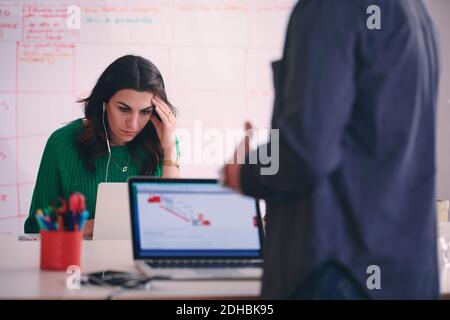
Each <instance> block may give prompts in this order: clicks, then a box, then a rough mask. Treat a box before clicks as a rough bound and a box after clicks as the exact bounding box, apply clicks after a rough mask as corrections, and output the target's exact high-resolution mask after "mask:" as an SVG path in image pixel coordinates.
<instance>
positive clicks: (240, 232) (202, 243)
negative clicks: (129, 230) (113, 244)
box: [137, 192, 259, 250]
mask: <svg viewBox="0 0 450 320" xmlns="http://www.w3.org/2000/svg"><path fill="white" fill-rule="evenodd" d="M137 197H138V199H137V200H138V201H137V209H138V215H139V231H140V236H141V247H142V249H155V250H158V249H165V250H167V249H169V250H170V249H174V250H177V249H193V250H198V249H222V250H223V249H225V250H226V249H229V250H248V249H259V237H258V228H257V224H256V207H255V202H254V200H253V199H251V198H247V197H243V196H241V195H236V194H227V193H210V194H205V193H202V194H201V195H200V194H196V193H192V192H191V193H187V192H186V193H182V192H174V193H170V192H164V194H160V193H154V192H152V193H150V192H140V193H138V195H137Z"/></svg>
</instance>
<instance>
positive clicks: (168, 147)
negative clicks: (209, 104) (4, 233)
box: [25, 55, 179, 236]
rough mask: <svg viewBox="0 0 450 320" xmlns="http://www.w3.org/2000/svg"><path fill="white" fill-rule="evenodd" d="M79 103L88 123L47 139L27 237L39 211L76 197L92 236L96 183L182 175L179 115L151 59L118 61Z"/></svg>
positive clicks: (86, 230) (33, 229) (86, 229)
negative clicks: (86, 215) (80, 199)
mask: <svg viewBox="0 0 450 320" xmlns="http://www.w3.org/2000/svg"><path fill="white" fill-rule="evenodd" d="M79 102H82V103H84V113H85V117H84V118H83V119H77V120H75V121H73V122H71V123H69V124H68V125H66V126H65V127H62V128H60V129H58V130H56V131H55V132H53V133H52V135H51V136H50V138H49V139H48V141H47V144H46V146H45V149H44V153H43V156H42V160H41V164H40V167H39V172H38V176H37V180H36V185H35V187H34V192H33V198H32V201H31V207H30V213H29V216H28V218H27V220H26V221H25V232H26V233H37V232H39V226H38V224H37V221H36V218H35V213H36V210H37V209H39V208H44V207H47V206H48V205H49V204H51V203H52V201H54V200H55V199H57V198H58V197H60V196H62V197H65V198H68V196H69V195H70V193H72V192H76V191H78V192H81V193H82V194H84V195H85V197H86V208H87V210H88V211H89V212H90V214H91V217H90V219H89V220H88V221H87V223H86V225H85V227H84V235H85V236H91V235H92V230H93V226H94V216H95V201H96V198H97V186H98V184H99V183H100V182H105V181H107V182H125V181H126V180H127V178H128V177H129V176H136V175H152V176H157V177H161V176H162V177H170V178H177V177H179V166H178V160H177V159H178V156H179V150H178V142H177V141H176V139H175V138H174V131H175V129H176V118H175V117H176V114H177V111H176V109H175V108H174V107H173V106H172V105H171V104H170V103H169V101H168V99H167V96H166V92H165V88H164V81H163V78H162V76H161V73H160V72H159V71H158V69H157V68H156V67H155V66H154V65H153V64H152V63H151V62H150V61H149V60H146V59H144V58H142V57H139V56H132V55H127V56H123V57H121V58H119V59H117V60H116V61H114V62H113V63H112V64H111V65H109V66H108V67H107V68H106V70H105V71H104V72H103V73H102V75H101V76H100V78H99V79H98V81H97V84H96V85H95V86H94V88H93V89H92V92H91V94H90V95H89V96H88V97H87V98H85V99H82V100H80V101H79Z"/></svg>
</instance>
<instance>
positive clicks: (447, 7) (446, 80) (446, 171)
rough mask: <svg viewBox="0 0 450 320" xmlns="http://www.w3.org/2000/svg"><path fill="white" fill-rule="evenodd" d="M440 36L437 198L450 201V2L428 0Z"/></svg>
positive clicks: (445, 0) (446, 0)
mask: <svg viewBox="0 0 450 320" xmlns="http://www.w3.org/2000/svg"><path fill="white" fill-rule="evenodd" d="M426 4H427V6H428V9H429V11H430V14H431V16H432V18H433V20H434V22H435V24H436V27H437V29H438V31H439V36H440V39H439V40H440V48H441V78H440V81H441V82H440V88H439V100H438V135H437V197H438V198H440V199H450V1H449V0H427V1H426Z"/></svg>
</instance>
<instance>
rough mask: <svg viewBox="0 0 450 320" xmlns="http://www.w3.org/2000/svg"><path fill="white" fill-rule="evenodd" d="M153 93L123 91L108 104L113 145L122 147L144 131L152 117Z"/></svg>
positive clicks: (117, 93)
mask: <svg viewBox="0 0 450 320" xmlns="http://www.w3.org/2000/svg"><path fill="white" fill-rule="evenodd" d="M152 99H153V93H150V92H138V91H136V90H132V89H123V90H119V91H117V92H116V94H115V95H113V96H112V97H111V99H110V100H109V101H108V102H107V103H106V116H107V117H108V123H109V128H110V137H109V138H110V141H111V145H114V146H121V145H124V144H125V143H127V142H130V141H132V140H133V139H134V138H135V137H136V136H137V135H138V134H139V132H141V130H142V129H144V127H145V125H146V124H147V122H148V121H149V120H150V117H151V116H152V110H153V104H152Z"/></svg>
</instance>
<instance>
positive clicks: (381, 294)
mask: <svg viewBox="0 0 450 320" xmlns="http://www.w3.org/2000/svg"><path fill="white" fill-rule="evenodd" d="M370 5H378V6H379V8H380V9H381V30H376V29H375V30H370V29H369V28H367V25H366V21H367V19H368V18H369V16H370V14H367V12H366V10H367V8H368V7H369V6H370ZM437 68H438V57H437V49H436V43H435V39H434V34H433V29H432V22H431V20H430V19H429V17H428V15H427V13H426V10H425V8H424V6H423V3H422V2H421V1H420V0H396V1H392V0H380V1H364V0H359V1H351V0H303V1H300V2H299V3H298V4H297V6H296V8H295V9H294V12H293V14H292V17H291V21H290V24H289V28H288V34H287V38H286V46H285V51H284V57H283V60H282V61H281V62H279V63H278V64H275V65H274V72H275V77H274V78H275V89H276V100H275V108H274V116H273V120H272V126H273V127H274V128H279V129H280V166H279V168H280V169H279V172H278V174H277V175H276V176H267V177H263V176H261V177H257V176H256V173H255V172H256V171H252V170H255V169H252V168H251V166H249V165H245V166H244V167H243V169H242V170H243V172H242V174H241V180H242V187H243V188H242V189H243V190H244V192H245V193H247V194H250V195H254V196H261V197H263V198H266V199H267V208H268V221H267V223H268V240H267V246H266V248H265V253H266V255H265V266H264V278H263V289H262V296H263V298H286V297H298V295H297V293H298V289H299V288H301V286H302V285H303V284H305V281H307V279H308V276H310V275H311V272H313V271H315V270H317V269H318V268H319V267H320V266H322V265H323V264H324V263H326V262H329V261H334V262H336V263H338V264H340V265H343V266H344V267H345V268H347V269H348V270H349V271H350V272H351V274H352V275H353V276H355V278H356V279H357V280H358V282H359V284H360V285H361V287H362V288H365V290H367V293H368V294H369V295H370V296H372V297H374V298H387V299H389V298H426V299H427V298H436V297H437V296H438V292H439V281H438V279H439V275H438V267H437V256H436V254H437V252H436V217H435V210H434V203H435V192H434V188H435V105H436V95H437V86H438V84H437V82H438V69H437ZM274 195H278V197H277V196H274ZM378 267H379V269H378ZM377 271H380V273H379V274H376V273H377ZM374 272H375V274H374ZM371 275H374V277H372V280H373V281H372V280H371V279H369V277H370V276H371ZM377 276H379V280H380V282H379V283H378V282H377V281H376V280H377ZM367 279H369V281H368V283H369V284H373V285H374V286H375V288H372V289H373V290H368V289H371V288H367V287H366V283H367V282H366V281H367ZM306 283H307V282H306ZM378 284H379V285H380V288H378Z"/></svg>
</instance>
